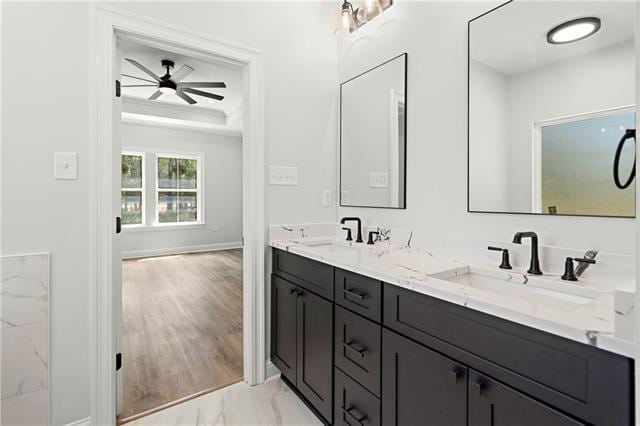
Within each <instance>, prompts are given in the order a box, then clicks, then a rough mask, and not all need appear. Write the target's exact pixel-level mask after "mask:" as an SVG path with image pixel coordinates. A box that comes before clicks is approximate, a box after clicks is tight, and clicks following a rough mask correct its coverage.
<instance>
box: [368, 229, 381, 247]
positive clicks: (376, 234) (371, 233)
mask: <svg viewBox="0 0 640 426" xmlns="http://www.w3.org/2000/svg"><path fill="white" fill-rule="evenodd" d="M374 234H375V236H376V239H375V240H374V239H373V236H374ZM379 237H380V232H379V231H369V241H367V244H370V245H373V244H374V243H375V242H376V241H378V238H379Z"/></svg>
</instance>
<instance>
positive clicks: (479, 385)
mask: <svg viewBox="0 0 640 426" xmlns="http://www.w3.org/2000/svg"><path fill="white" fill-rule="evenodd" d="M473 385H474V386H475V387H476V389H477V390H478V395H482V392H484V389H485V387H486V385H485V384H484V382H482V381H480V380H478V381H475V382H473Z"/></svg>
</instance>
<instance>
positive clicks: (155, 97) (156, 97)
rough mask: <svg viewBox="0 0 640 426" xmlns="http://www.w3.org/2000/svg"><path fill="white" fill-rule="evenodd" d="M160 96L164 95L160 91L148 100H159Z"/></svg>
mask: <svg viewBox="0 0 640 426" xmlns="http://www.w3.org/2000/svg"><path fill="white" fill-rule="evenodd" d="M160 95H162V92H161V91H159V90H156V91H155V92H154V93H153V95H151V96H149V97H148V98H147V100H149V101H153V100H156V99H158V98H159V97H160Z"/></svg>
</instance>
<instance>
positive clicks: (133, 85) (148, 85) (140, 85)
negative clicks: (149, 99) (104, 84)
mask: <svg viewBox="0 0 640 426" xmlns="http://www.w3.org/2000/svg"><path fill="white" fill-rule="evenodd" d="M121 87H158V85H157V84H124V85H122V86H121Z"/></svg>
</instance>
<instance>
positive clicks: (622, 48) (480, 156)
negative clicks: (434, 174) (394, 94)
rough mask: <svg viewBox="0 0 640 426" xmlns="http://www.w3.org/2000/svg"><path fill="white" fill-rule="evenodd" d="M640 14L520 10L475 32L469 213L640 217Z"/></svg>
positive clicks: (620, 7)
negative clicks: (639, 193) (639, 49)
mask: <svg viewBox="0 0 640 426" xmlns="http://www.w3.org/2000/svg"><path fill="white" fill-rule="evenodd" d="M635 7H636V6H635V4H634V3H633V2H610V1H601V2H581V1H573V2H520V1H513V2H511V3H507V4H505V5H503V6H501V7H499V8H497V9H495V10H493V11H491V12H489V13H487V14H485V15H482V16H480V17H478V18H476V19H474V20H472V21H470V22H469V116H468V120H469V123H468V124H469V176H468V178H469V188H468V191H469V193H468V197H469V198H468V203H469V204H468V207H469V211H471V212H508V213H534V214H559V215H588V216H616V217H634V216H635V181H632V182H630V183H629V184H628V186H626V187H624V185H625V183H627V182H628V181H629V177H630V175H631V174H632V172H633V170H634V158H635V140H634V138H632V137H631V133H633V134H635V133H634V132H635V130H634V129H635V126H636V124H635V123H636V117H635V113H634V111H635V103H636V99H635V90H636V89H635V84H636V82H635V72H636V69H635V53H634V25H635V22H634V16H635V15H636V12H635ZM505 35H508V36H505ZM603 82H604V83H603ZM622 139H625V140H624V141H623V143H622V144H621V145H620V150H619V154H620V155H619V161H618V164H617V168H616V170H618V172H619V178H618V181H620V182H619V183H621V184H620V185H616V178H615V177H614V160H615V157H616V151H617V150H618V146H619V144H620V141H621V140H622ZM621 187H624V188H621Z"/></svg>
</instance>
